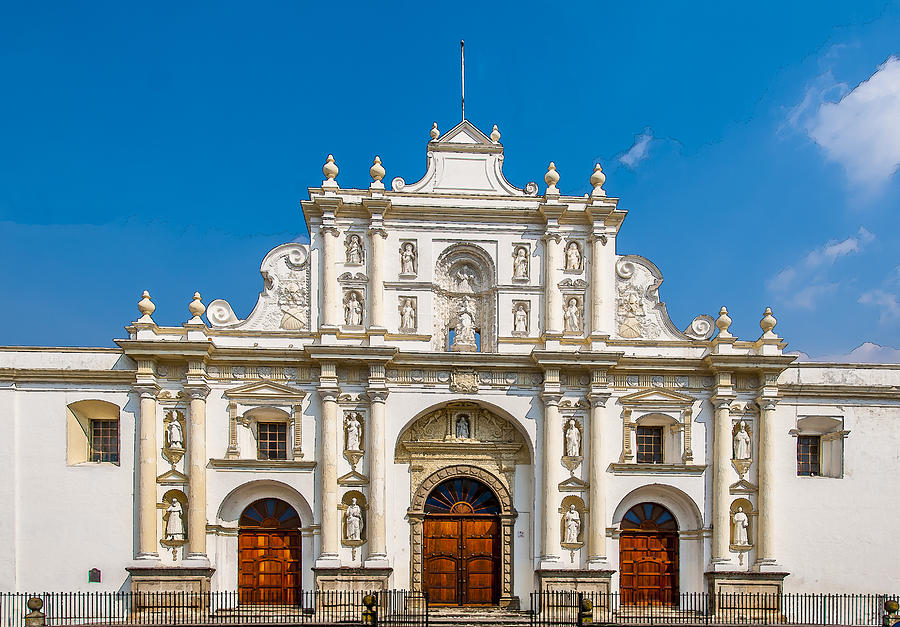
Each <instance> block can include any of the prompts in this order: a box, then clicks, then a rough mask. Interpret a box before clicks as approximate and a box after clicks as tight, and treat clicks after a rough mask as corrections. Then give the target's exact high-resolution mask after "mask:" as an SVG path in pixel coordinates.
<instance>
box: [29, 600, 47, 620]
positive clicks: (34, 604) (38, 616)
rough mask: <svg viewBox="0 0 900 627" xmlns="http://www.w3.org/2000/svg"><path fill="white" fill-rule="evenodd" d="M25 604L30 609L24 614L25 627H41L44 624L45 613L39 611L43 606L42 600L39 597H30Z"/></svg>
mask: <svg viewBox="0 0 900 627" xmlns="http://www.w3.org/2000/svg"><path fill="white" fill-rule="evenodd" d="M25 606H26V607H27V608H28V609H29V610H31V611H30V612H28V613H27V614H25V627H43V625H45V624H46V618H47V617H46V615H45V614H44V613H43V612H42V611H41V610H42V609H43V608H44V601H43V599H41V598H40V597H31V598H30V599H28V601H27V602H26V603H25Z"/></svg>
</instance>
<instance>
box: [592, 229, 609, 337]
mask: <svg viewBox="0 0 900 627" xmlns="http://www.w3.org/2000/svg"><path fill="white" fill-rule="evenodd" d="M590 241H591V334H592V335H600V334H606V335H611V334H612V327H608V328H607V327H605V326H604V320H603V311H604V307H605V306H606V303H605V302H604V299H603V290H604V289H605V288H607V287H608V286H607V277H608V276H611V272H610V269H609V268H608V267H607V259H606V251H605V250H604V247H605V246H606V242H607V241H608V240H607V237H606V235H603V234H602V233H595V234H593V235H592V236H591V239H590Z"/></svg>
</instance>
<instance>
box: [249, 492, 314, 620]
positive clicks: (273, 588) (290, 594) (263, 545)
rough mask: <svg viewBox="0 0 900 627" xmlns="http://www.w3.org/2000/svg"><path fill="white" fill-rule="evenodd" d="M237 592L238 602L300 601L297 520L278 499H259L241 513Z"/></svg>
mask: <svg viewBox="0 0 900 627" xmlns="http://www.w3.org/2000/svg"><path fill="white" fill-rule="evenodd" d="M239 526H240V530H239V532H238V552H239V556H238V590H239V596H240V602H241V603H258V604H273V605H295V604H297V603H299V602H300V517H299V516H298V515H297V512H296V511H295V510H294V508H293V507H291V506H290V505H288V504H287V503H285V502H284V501H281V500H279V499H261V500H259V501H254V502H253V503H251V504H250V505H249V506H248V507H247V509H245V510H244V513H243V514H241V519H240V523H239Z"/></svg>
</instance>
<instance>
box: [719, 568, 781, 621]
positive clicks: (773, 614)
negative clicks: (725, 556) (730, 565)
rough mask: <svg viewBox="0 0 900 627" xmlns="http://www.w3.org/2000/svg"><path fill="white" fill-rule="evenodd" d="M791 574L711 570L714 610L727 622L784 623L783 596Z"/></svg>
mask: <svg viewBox="0 0 900 627" xmlns="http://www.w3.org/2000/svg"><path fill="white" fill-rule="evenodd" d="M787 576H788V573H785V572H781V573H754V572H746V571H739V572H738V571H730V572H729V571H719V572H717V571H708V572H706V573H705V577H706V585H707V591H708V592H709V595H710V611H711V612H712V613H713V614H714V615H715V616H716V617H718V618H719V619H722V620H725V621H726V622H734V623H744V622H747V621H748V620H752V621H753V622H781V620H780V619H781V616H782V611H781V594H782V592H783V591H784V578H785V577H787Z"/></svg>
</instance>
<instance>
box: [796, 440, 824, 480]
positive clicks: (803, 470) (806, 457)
mask: <svg viewBox="0 0 900 627" xmlns="http://www.w3.org/2000/svg"><path fill="white" fill-rule="evenodd" d="M820 443H821V436H818V435H801V436H798V437H797V475H798V476H805V477H817V476H818V475H819V474H820V473H821V468H820V464H819V450H820V448H821V447H820Z"/></svg>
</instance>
